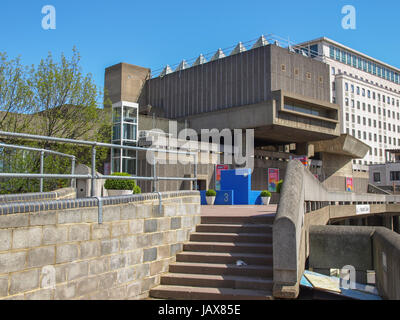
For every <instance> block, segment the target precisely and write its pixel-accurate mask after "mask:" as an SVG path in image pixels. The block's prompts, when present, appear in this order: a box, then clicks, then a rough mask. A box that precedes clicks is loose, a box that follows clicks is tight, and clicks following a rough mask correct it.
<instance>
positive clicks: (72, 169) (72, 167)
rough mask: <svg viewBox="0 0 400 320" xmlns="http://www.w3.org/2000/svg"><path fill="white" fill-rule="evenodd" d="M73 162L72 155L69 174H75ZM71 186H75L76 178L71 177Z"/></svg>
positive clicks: (74, 160)
mask: <svg viewBox="0 0 400 320" xmlns="http://www.w3.org/2000/svg"><path fill="white" fill-rule="evenodd" d="M75 162H76V159H75V157H73V158H72V160H71V175H74V174H75ZM71 188H76V179H71Z"/></svg>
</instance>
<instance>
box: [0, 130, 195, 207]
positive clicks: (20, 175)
mask: <svg viewBox="0 0 400 320" xmlns="http://www.w3.org/2000/svg"><path fill="white" fill-rule="evenodd" d="M0 136H4V137H10V138H20V139H27V140H39V141H48V142H56V143H68V144H74V145H83V146H91V147H92V159H91V174H86V175H79V174H75V173H74V172H72V173H71V174H45V173H43V172H42V171H41V173H39V174H36V173H0V178H26V179H72V180H73V179H91V193H90V195H91V197H96V194H95V180H96V179H120V180H145V181H153V192H157V189H158V188H157V182H158V181H160V180H167V181H168V180H175V181H196V180H197V157H198V156H197V153H195V152H188V151H186V152H185V151H178V150H166V149H154V148H143V147H134V146H125V145H116V144H110V143H102V142H95V141H85V140H73V139H65V138H57V137H47V136H40V135H32V134H27V133H15V132H5V131H0ZM96 147H103V148H114V149H120V150H121V153H122V150H135V151H146V152H154V153H174V154H184V155H186V156H193V164H194V173H193V178H183V177H159V176H157V170H156V161H155V157H154V156H153V157H152V158H153V163H152V166H153V176H152V177H143V176H130V177H129V176H112V175H101V176H98V175H97V174H96ZM24 148H25V147H24ZM47 151H48V152H50V151H51V150H47ZM51 152H52V153H56V151H51ZM57 153H58V152H57ZM58 154H60V153H58ZM153 155H154V154H153ZM73 167H74V170H75V163H74V166H73ZM192 188H193V190H196V189H197V187H196V183H193V187H192ZM160 202H161V198H160Z"/></svg>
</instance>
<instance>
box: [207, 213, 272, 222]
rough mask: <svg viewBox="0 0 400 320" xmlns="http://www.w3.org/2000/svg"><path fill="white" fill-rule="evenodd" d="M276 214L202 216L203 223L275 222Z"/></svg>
mask: <svg viewBox="0 0 400 320" xmlns="http://www.w3.org/2000/svg"><path fill="white" fill-rule="evenodd" d="M274 220H275V215H259V216H248V217H241V216H202V217H201V224H273V223H274Z"/></svg>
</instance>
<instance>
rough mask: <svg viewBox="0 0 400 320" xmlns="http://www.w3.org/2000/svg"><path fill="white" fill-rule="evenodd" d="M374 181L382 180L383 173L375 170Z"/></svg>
mask: <svg viewBox="0 0 400 320" xmlns="http://www.w3.org/2000/svg"><path fill="white" fill-rule="evenodd" d="M374 182H381V173H380V172H374Z"/></svg>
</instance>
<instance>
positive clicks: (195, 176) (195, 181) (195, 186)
mask: <svg viewBox="0 0 400 320" xmlns="http://www.w3.org/2000/svg"><path fill="white" fill-rule="evenodd" d="M197 158H198V155H197V153H196V154H194V173H193V175H194V178H195V179H196V180H194V181H193V188H192V189H193V190H197Z"/></svg>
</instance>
